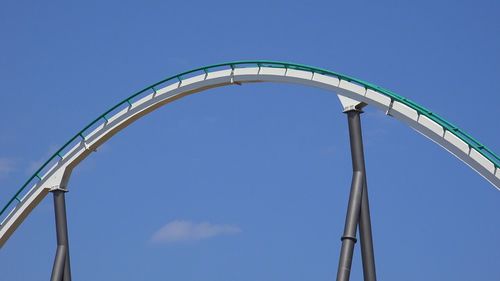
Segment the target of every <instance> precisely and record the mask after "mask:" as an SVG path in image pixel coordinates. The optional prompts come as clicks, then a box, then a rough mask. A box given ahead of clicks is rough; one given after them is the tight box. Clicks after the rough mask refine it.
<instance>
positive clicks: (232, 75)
mask: <svg viewBox="0 0 500 281" xmlns="http://www.w3.org/2000/svg"><path fill="white" fill-rule="evenodd" d="M253 82H281V83H294V84H301V85H307V86H312V87H317V88H322V89H325V90H328V91H332V92H334V93H335V94H337V95H339V97H340V98H341V101H343V102H342V103H343V105H344V107H345V106H346V103H345V101H346V99H345V98H347V100H348V101H349V100H351V101H352V100H354V104H357V105H358V106H364V105H373V106H375V107H377V108H379V109H380V110H382V111H383V112H384V113H385V114H387V115H388V116H392V117H394V118H396V119H398V120H401V121H403V122H405V123H406V124H408V125H409V126H411V127H412V128H414V129H415V130H416V131H418V132H420V133H421V134H422V135H424V136H426V137H428V138H429V139H431V140H433V141H434V142H436V143H437V144H439V145H441V146H442V147H443V148H444V149H446V150H447V151H449V152H450V153H452V154H453V155H455V156H456V157H458V158H459V159H460V160H462V161H463V162H465V163H466V164H467V165H469V166H470V167H471V168H472V169H474V170H475V171H477V172H478V173H479V174H480V175H481V176H483V177H484V178H485V179H487V180H488V181H489V182H490V183H492V184H493V185H494V186H495V187H497V188H499V189H500V169H499V168H497V167H496V166H495V164H494V163H492V162H491V161H490V160H488V159H487V158H486V157H484V156H483V155H481V154H480V153H479V152H478V151H477V150H475V149H474V148H471V147H470V146H469V145H468V144H467V143H465V142H464V141H462V140H461V139H460V138H458V137H457V136H456V135H454V134H453V133H452V132H450V131H448V130H445V129H444V128H443V127H442V126H441V125H439V124H437V123H436V122H434V121H432V120H431V119H429V118H428V117H426V116H424V115H422V114H419V113H418V112H417V111H416V110H414V109H412V108H410V107H409V106H407V105H405V104H403V103H401V102H398V101H393V100H391V98H389V97H388V96H386V95H383V94H381V93H379V92H377V91H375V90H372V89H367V88H365V87H363V86H360V85H358V84H356V83H352V82H349V81H347V80H343V79H341V78H335V77H332V76H328V75H323V74H318V73H315V72H312V71H306V70H297V69H288V68H273V67H264V66H262V67H242V68H234V69H224V70H217V71H213V72H207V73H204V74H200V75H197V76H193V77H189V78H187V79H179V80H178V81H176V82H175V83H172V84H170V85H167V86H165V87H163V88H161V89H158V90H156V91H155V92H154V93H151V94H149V95H147V96H145V97H143V98H141V99H139V100H137V101H135V102H133V103H130V105H129V106H128V107H126V108H124V109H122V110H120V111H118V112H116V114H114V115H113V116H111V117H109V118H106V121H105V122H103V123H102V124H100V125H99V126H97V127H95V128H94V130H93V131H92V132H91V133H90V134H89V135H87V136H85V137H84V138H83V139H82V140H81V141H79V143H77V144H76V145H75V146H74V147H73V148H72V149H70V150H69V151H68V152H66V153H65V154H64V155H63V156H61V159H60V160H59V161H58V162H57V163H56V164H54V166H52V168H50V169H49V170H48V171H47V172H46V173H45V174H44V175H43V177H41V180H40V181H39V182H38V183H36V184H35V185H34V186H33V187H32V188H31V189H30V190H29V191H28V192H27V193H26V194H25V195H24V196H23V198H22V199H20V200H19V202H20V203H19V204H18V205H17V206H16V207H15V208H14V209H13V210H12V211H11V212H10V213H9V214H8V215H7V216H6V218H5V219H4V220H3V222H2V224H1V226H0V247H1V246H3V245H4V243H5V242H6V241H7V240H8V238H9V237H10V236H11V235H12V233H13V232H14V231H15V230H16V229H17V227H18V226H19V225H20V224H21V223H22V221H23V220H24V219H25V218H26V217H27V216H28V215H29V214H30V212H31V211H32V210H33V208H35V207H36V206H37V205H38V203H39V202H40V201H41V200H42V199H43V198H44V197H45V196H46V195H47V194H48V193H49V192H50V191H51V190H54V189H66V188H67V185H68V180H69V178H70V175H71V172H72V170H73V168H75V167H76V166H77V165H78V164H79V163H80V162H81V161H82V160H84V159H85V158H86V157H87V156H88V155H90V154H91V152H93V151H95V150H96V149H97V148H98V147H99V146H100V145H101V144H103V143H104V142H106V141H107V140H108V139H110V138H111V137H112V136H113V135H115V134H116V133H118V132H119V131H121V130H123V129H124V128H126V127H127V126H128V125H130V124H131V123H133V122H134V121H135V120H137V119H139V118H141V117H142V116H145V115H147V114H148V113H150V112H152V111H154V110H156V109H158V108H160V107H162V106H163V105H166V104H168V103H170V102H172V101H175V100H177V99H179V98H182V97H184V96H186V95H189V94H193V93H197V92H201V91H203V90H206V89H210V88H214V87H221V86H226V85H233V84H238V85H240V84H243V83H253ZM351 105H353V104H352V103H351Z"/></svg>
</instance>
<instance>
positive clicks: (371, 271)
mask: <svg viewBox="0 0 500 281" xmlns="http://www.w3.org/2000/svg"><path fill="white" fill-rule="evenodd" d="M364 174H365V181H364V184H363V196H362V198H361V213H360V215H359V237H360V242H361V258H362V261H363V276H364V280H365V281H377V275H376V272H375V253H374V251H373V239H372V223H371V220H370V204H369V202H368V190H367V184H366V172H365V173H364Z"/></svg>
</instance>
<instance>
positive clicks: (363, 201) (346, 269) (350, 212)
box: [337, 109, 376, 281]
mask: <svg viewBox="0 0 500 281" xmlns="http://www.w3.org/2000/svg"><path fill="white" fill-rule="evenodd" d="M346 113H347V120H348V124H349V140H350V145H351V158H352V170H353V177H352V183H351V193H350V195H349V204H348V207H347V215H346V221H345V227H344V234H343V235H342V238H341V240H342V248H341V251H340V258H339V267H338V271H337V281H348V280H349V277H350V274H351V265H352V256H353V251H354V244H355V243H356V241H357V240H356V229H357V226H358V223H359V227H360V230H359V231H360V238H361V255H362V260H363V275H364V280H365V281H376V275H375V259H374V253H373V240H372V233H371V221H370V210H369V203H368V192H367V184H366V171H365V160H364V152H363V138H362V134H361V119H360V114H361V111H360V110H358V109H352V110H348V111H346Z"/></svg>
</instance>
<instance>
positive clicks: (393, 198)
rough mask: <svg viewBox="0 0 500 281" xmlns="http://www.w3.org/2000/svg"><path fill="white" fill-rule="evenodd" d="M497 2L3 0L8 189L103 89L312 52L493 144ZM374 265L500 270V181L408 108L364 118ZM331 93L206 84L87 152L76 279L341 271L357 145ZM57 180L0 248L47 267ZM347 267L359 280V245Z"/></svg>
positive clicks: (74, 202)
mask: <svg viewBox="0 0 500 281" xmlns="http://www.w3.org/2000/svg"><path fill="white" fill-rule="evenodd" d="M499 11H500V4H499V2H498V1H482V0H481V1H377V2H376V3H375V2H373V1H317V2H314V3H311V2H306V1H247V2H238V1H199V2H194V1H175V2H171V3H169V2H167V1H85V2H84V3H83V2H82V3H69V2H68V1H43V2H42V1H22V0H18V1H9V0H6V1H3V2H2V5H1V8H0V35H1V42H2V43H1V44H0V54H1V55H0V101H1V103H0V104H1V105H2V110H1V111H0V131H1V134H0V201H1V203H0V204H4V202H6V201H7V200H8V198H10V196H11V195H12V194H13V193H14V192H15V191H16V190H17V189H18V188H19V187H20V185H21V184H22V183H23V182H24V181H25V180H26V178H28V177H29V175H30V173H31V172H33V170H35V169H36V168H37V166H38V165H40V164H41V163H42V162H43V161H44V160H45V159H46V158H48V156H49V155H51V154H52V153H53V152H54V151H55V150H57V148H58V147H59V146H61V145H62V144H63V143H64V142H65V141H66V140H67V139H68V138H70V137H71V136H72V135H73V134H74V133H75V132H77V131H78V130H79V129H81V128H82V127H83V126H84V125H86V124H87V123H88V122H89V121H91V120H93V119H94V118H95V117H96V116H98V115H100V114H101V113H102V112H104V111H105V110H106V109H108V108H109V107H110V106H111V105H113V104H115V103H116V102H117V101H119V100H121V99H123V98H124V97H126V96H128V95H130V94H131V93H133V92H135V91H136V90H138V89H141V88H142V87H144V86H145V85H148V84H151V83H153V82H156V81H158V80H160V79H162V78H164V77H166V76H170V75H173V74H176V73H179V72H182V71H185V70H188V69H190V68H195V67H198V66H203V65H207V64H213V63H219V62H225V61H231V60H242V59H271V60H283V61H291V62H297V63H304V64H309V65H314V66H318V67H323V68H326V69H330V70H334V71H338V72H341V73H345V74H349V75H352V76H354V77H358V78H361V79H363V80H366V81H370V82H373V83H375V84H377V85H380V86H383V87H385V88H388V89H391V90H393V91H395V92H397V93H398V94H400V95H403V96H405V97H408V98H410V99H413V100H414V101H416V102H418V103H420V104H422V105H424V106H426V107H427V108H429V109H431V110H433V111H435V112H438V113H439V114H440V115H441V116H443V117H445V118H446V119H447V120H450V121H452V122H453V123H455V124H457V125H458V126H460V127H461V128H463V129H464V130H465V131H467V132H469V133H470V134H471V135H473V136H474V137H476V138H477V139H479V140H480V141H482V142H483V143H484V144H486V145H487V146H489V147H490V148H491V149H493V151H495V152H497V153H498V152H499V151H500V138H499V136H500V134H499V132H500V130H499V122H498V121H499V119H498V104H500V96H499V93H500V85H499V83H497V82H498V79H499V77H500V55H499V53H498V50H500V39H499V38H500V37H499V36H498V34H500V20H499V19H498V12H499ZM362 118H363V119H362V123H363V127H364V131H363V133H364V140H365V154H366V162H367V172H368V185H369V191H370V200H371V201H370V203H371V207H372V223H373V235H374V242H375V254H376V264H377V272H378V276H379V280H499V279H500V267H499V266H498V264H500V251H499V249H500V239H498V237H500V224H499V223H498V218H497V214H499V213H500V204H499V202H500V193H499V192H498V191H497V190H496V189H495V188H494V187H493V186H491V185H490V184H489V183H488V182H487V181H486V180H484V179H483V178H481V177H480V176H479V175H478V174H476V173H475V172H473V171H472V170H471V169H469V168H468V167H467V166H466V165H465V164H463V163H461V162H460V161H458V160H457V159H456V158H454V157H453V156H451V155H450V154H448V153H446V152H445V151H444V150H442V149H441V148H440V147H438V146H437V145H435V144H434V143H432V142H430V141H429V140H427V139H425V138H424V137H422V136H420V135H419V134H418V133H416V132H415V131H413V130H412V129H410V128H408V127H407V126H406V125H404V124H402V123H400V122H398V121H396V120H394V119H391V118H388V117H386V116H385V115H384V114H383V113H382V112H379V111H377V110H375V109H371V108H367V109H366V113H364V115H363V117H362ZM347 137H348V136H347V122H346V118H345V116H344V115H343V114H342V113H341V107H340V104H339V102H338V99H337V97H336V96H335V95H332V94H331V93H328V92H325V91H322V90H318V89H312V88H307V87H301V86H296V85H281V84H259V85H244V86H242V87H237V88H235V87H226V88H218V89H212V90H209V91H206V92H204V93H203V94H200V95H193V96H189V97H186V98H184V99H181V100H179V101H177V102H175V103H172V104H169V105H168V106H166V107H164V108H161V109H160V110H158V111H156V112H154V113H152V114H150V115H148V116H146V117H145V118H143V119H141V120H139V121H138V122H136V123H135V124H133V125H132V126H130V127H129V128H127V129H126V130H125V131H123V132H121V133H120V134H118V135H117V136H115V137H114V138H113V139H111V140H110V141H109V142H107V143H106V144H105V145H104V146H103V147H101V148H100V149H99V150H98V152H97V153H95V154H93V155H92V156H91V157H89V158H88V159H87V160H86V161H85V162H83V163H82V165H80V166H79V167H78V168H77V169H76V170H75V171H74V174H73V176H72V179H71V182H70V192H69V193H68V194H67V204H68V217H69V232H70V247H71V259H72V269H73V278H74V280H124V281H125V280H185V281H195V280H196V281H223V280H228V281H229V280H231V281H233V280H239V281H254V280H255V281H257V280H290V281H294V280H317V281H321V280H333V279H334V278H335V274H336V269H337V263H338V255H339V251H340V239H339V238H340V236H341V233H342V229H343V224H344V217H345V212H346V205H347V198H348V191H349V185H350V179H351V166H350V165H351V163H350V154H349V146H348V138H347ZM54 254H55V233H54V218H53V212H52V200H51V198H50V197H48V198H46V200H45V201H43V202H42V203H41V204H40V205H39V206H38V208H37V209H35V210H34V211H33V213H32V215H31V216H30V217H29V218H28V219H27V220H26V221H25V223H24V224H23V225H22V226H21V227H20V228H19V229H18V230H17V232H16V233H15V234H14V235H13V236H12V238H11V239H10V240H9V241H8V243H7V244H6V245H5V246H4V247H3V248H2V249H1V250H0V272H1V275H2V280H47V279H49V276H50V271H51V265H52V262H53V257H54ZM351 279H352V280H361V279H362V273H361V263H360V255H359V248H357V249H356V251H355V256H354V262H353V273H352V278H351Z"/></svg>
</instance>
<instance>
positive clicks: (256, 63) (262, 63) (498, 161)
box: [0, 60, 500, 218]
mask: <svg viewBox="0 0 500 281" xmlns="http://www.w3.org/2000/svg"><path fill="white" fill-rule="evenodd" d="M242 67H273V68H284V69H287V68H288V69H296V70H304V71H309V72H313V73H318V74H322V75H327V76H332V77H336V78H339V79H342V80H346V81H349V82H353V83H356V84H359V85H361V86H364V87H365V88H366V89H371V90H374V91H377V92H379V93H381V94H383V95H386V96H388V97H389V98H391V100H392V101H398V102H400V103H403V104H405V105H407V106H408V107H410V108H412V109H414V110H416V111H417V112H418V113H419V114H421V115H424V116H426V117H428V118H429V119H431V120H433V121H434V122H436V123H438V124H439V125H441V126H442V127H443V128H444V129H446V130H447V131H450V132H451V133H453V134H454V135H456V136H457V137H458V138H460V139H461V140H462V141H464V142H465V143H467V144H468V145H469V147H471V148H474V149H476V150H477V151H478V152H479V153H481V154H482V155H483V156H484V157H486V158H487V159H488V160H490V161H491V162H492V163H493V164H494V165H495V167H496V168H499V167H500V157H499V156H498V155H496V154H495V153H493V151H491V150H490V149H489V148H487V147H486V146H484V145H483V144H481V143H480V142H479V141H478V140H476V139H474V138H473V137H472V136H470V135H469V134H467V133H466V132H464V131H462V130H461V129H459V128H458V127H457V126H455V125H453V124H452V123H451V122H448V121H446V120H445V119H443V118H442V117H440V116H439V115H437V114H436V113H434V112H432V111H430V110H428V109H426V108H424V107H423V106H421V105H419V104H417V103H415V102H413V101H411V100H409V99H407V98H405V97H402V96H400V95H397V94H396V93H394V92H392V91H389V90H387V89H384V88H381V87H379V86H376V85H373V84H371V83H368V82H365V81H363V80H360V79H356V78H353V77H350V76H347V75H343V74H340V73H337V72H333V71H330V70H326V69H322V68H317V67H313V66H308V65H303V64H295V63H288V62H279V61H268V60H250V61H234V62H227V63H220V64H214V65H209V66H204V67H200V68H196V69H192V70H189V71H186V72H182V73H180V74H177V75H174V76H170V77H168V78H166V79H163V80H161V81H159V82H156V83H154V84H152V85H149V86H147V87H146V88H144V89H142V90H140V91H138V92H136V93H134V94H133V95H131V96H129V97H127V98H126V99H124V100H122V101H121V102H119V103H117V104H116V105H115V106H113V107H111V108H110V109H108V110H107V111H106V112H104V113H103V114H101V115H100V116H99V117H97V118H96V119H94V120H93V121H92V122H90V123H89V124H88V125H87V126H85V127H84V128H83V129H81V130H80V131H79V132H78V133H76V134H75V135H74V136H73V137H72V138H71V139H70V140H68V141H67V142H66V143H65V144H64V145H63V146H62V147H61V148H59V149H58V150H57V151H56V152H55V153H54V154H53V155H52V156H51V157H50V158H49V159H48V160H47V161H45V163H43V165H42V166H41V167H40V168H39V169H38V170H36V172H35V173H34V174H33V175H32V176H31V177H30V178H29V179H28V180H27V181H26V182H25V183H24V184H23V185H22V186H21V188H20V189H19V190H18V191H17V192H16V193H15V194H14V196H12V198H10V200H9V201H8V202H7V204H6V205H5V206H4V207H3V208H2V210H1V211H0V218H3V217H4V216H5V212H6V211H7V210H8V209H9V207H10V206H17V204H19V203H21V202H22V201H21V200H22V199H21V195H22V194H23V192H25V191H26V188H27V187H28V186H29V185H30V183H32V185H33V184H36V182H34V181H41V180H42V179H43V175H41V172H42V171H44V170H45V169H47V168H50V167H48V166H49V164H50V163H52V162H54V161H55V160H56V159H59V161H60V160H62V159H63V157H64V156H63V152H64V151H66V150H67V149H68V148H70V147H69V146H70V145H71V144H72V143H74V142H75V141H76V140H78V139H81V140H85V133H86V132H87V131H88V130H89V128H92V127H94V126H95V125H98V124H100V122H107V120H108V117H110V116H109V114H110V113H111V112H113V111H115V110H116V109H118V108H121V107H122V106H128V105H130V104H131V103H132V102H133V100H136V99H137V98H140V97H142V96H145V95H147V94H150V93H151V92H156V90H157V88H158V86H160V85H163V84H165V83H167V82H171V81H172V82H174V81H180V80H182V79H183V78H188V77H191V76H194V75H196V74H198V73H203V72H204V73H209V72H211V71H216V70H221V69H234V68H242ZM14 203H15V205H14Z"/></svg>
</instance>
